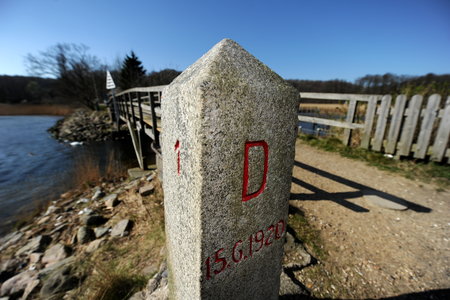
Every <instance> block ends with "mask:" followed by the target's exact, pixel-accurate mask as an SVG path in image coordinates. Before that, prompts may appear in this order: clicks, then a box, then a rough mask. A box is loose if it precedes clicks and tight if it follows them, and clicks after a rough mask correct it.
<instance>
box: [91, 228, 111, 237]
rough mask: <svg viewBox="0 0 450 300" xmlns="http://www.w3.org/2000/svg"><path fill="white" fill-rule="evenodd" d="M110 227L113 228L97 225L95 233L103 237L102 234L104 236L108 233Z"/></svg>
mask: <svg viewBox="0 0 450 300" xmlns="http://www.w3.org/2000/svg"><path fill="white" fill-rule="evenodd" d="M109 229H111V227H97V228H95V229H94V233H95V237H96V238H101V237H102V236H104V235H105V234H107V233H108V231H109Z"/></svg>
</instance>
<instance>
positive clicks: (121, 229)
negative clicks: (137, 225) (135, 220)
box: [111, 219, 132, 237]
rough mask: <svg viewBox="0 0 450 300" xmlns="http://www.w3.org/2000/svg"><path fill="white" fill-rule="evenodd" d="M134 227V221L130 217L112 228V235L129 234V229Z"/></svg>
mask: <svg viewBox="0 0 450 300" xmlns="http://www.w3.org/2000/svg"><path fill="white" fill-rule="evenodd" d="M131 227H132V222H131V221H130V220H129V219H123V220H121V221H119V222H118V223H117V224H116V225H114V227H113V228H112V230H111V236H116V237H117V236H118V237H121V236H126V235H128V233H129V232H128V231H129V230H130V229H131Z"/></svg>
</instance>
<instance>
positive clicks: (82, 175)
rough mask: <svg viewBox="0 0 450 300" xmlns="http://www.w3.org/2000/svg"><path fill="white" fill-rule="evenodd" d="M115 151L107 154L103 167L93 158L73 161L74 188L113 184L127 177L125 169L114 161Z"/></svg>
mask: <svg viewBox="0 0 450 300" xmlns="http://www.w3.org/2000/svg"><path fill="white" fill-rule="evenodd" d="M116 157H117V155H116V153H115V150H113V151H111V152H110V153H109V154H108V157H107V159H106V163H105V165H104V166H101V165H100V162H99V161H98V160H95V159H94V158H93V156H91V155H90V156H88V158H86V157H83V158H80V157H79V158H76V159H75V161H76V162H75V171H74V176H73V181H74V186H75V187H90V186H95V185H98V184H99V183H101V182H102V181H110V182H115V181H116V180H117V179H120V178H123V177H126V176H127V169H126V168H125V167H124V166H123V164H121V162H120V161H119V160H117V159H116Z"/></svg>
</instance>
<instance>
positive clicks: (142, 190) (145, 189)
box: [139, 183, 155, 196]
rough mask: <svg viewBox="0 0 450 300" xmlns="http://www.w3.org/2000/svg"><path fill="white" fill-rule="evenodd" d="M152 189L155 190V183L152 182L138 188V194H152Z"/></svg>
mask: <svg viewBox="0 0 450 300" xmlns="http://www.w3.org/2000/svg"><path fill="white" fill-rule="evenodd" d="M154 190H155V185H154V184H153V183H149V184H146V185H144V186H143V187H141V188H140V189H139V194H140V195H141V196H148V195H151V194H153V192H154Z"/></svg>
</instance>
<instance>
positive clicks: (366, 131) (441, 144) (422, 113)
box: [109, 85, 450, 169]
mask: <svg viewBox="0 0 450 300" xmlns="http://www.w3.org/2000/svg"><path fill="white" fill-rule="evenodd" d="M165 87H166V86H165V85H161V86H152V87H137V88H132V89H128V90H125V91H123V92H120V93H118V94H117V95H115V97H114V96H113V95H111V96H110V100H111V101H110V102H109V103H110V107H109V108H110V112H111V115H112V118H113V120H115V122H116V123H117V126H120V124H123V123H125V124H126V125H127V127H128V130H129V131H130V134H131V137H132V141H133V146H134V149H135V152H136V157H137V160H138V162H139V166H140V168H142V169H145V168H146V167H147V164H146V162H145V158H146V155H147V154H148V151H149V150H150V149H151V150H152V151H153V152H154V153H156V155H157V159H158V157H159V158H160V157H161V155H162V153H161V146H160V145H161V144H160V134H161V130H162V129H161V101H163V89H164V88H165ZM300 95H301V98H302V102H301V104H300V108H299V121H300V122H306V123H313V124H319V125H321V126H322V127H319V128H323V127H324V126H325V127H326V128H328V129H330V128H342V129H341V130H340V131H341V132H340V135H341V138H342V141H343V143H344V144H346V145H349V144H350V141H351V137H352V133H353V132H354V131H355V130H359V136H360V138H359V139H357V143H358V144H359V146H360V147H362V148H365V149H369V150H372V151H377V152H383V153H386V154H391V155H392V156H395V157H396V158H400V157H411V158H416V159H429V160H432V161H436V162H446V163H450V147H449V135H450V96H449V97H448V98H447V100H446V101H445V103H443V99H442V98H441V96H440V95H437V94H434V95H431V96H430V97H428V99H426V100H427V101H424V100H425V99H424V97H422V96H420V95H415V96H413V97H411V98H410V99H408V98H407V97H406V96H405V95H399V96H397V97H396V99H395V104H394V105H393V104H392V102H393V101H392V96H391V95H363V94H333V93H301V94H300ZM324 102H326V103H328V104H333V105H335V107H340V108H342V109H343V110H344V111H345V115H342V116H333V115H331V118H330V117H329V118H324V117H323V116H324V114H323V113H321V112H320V105H317V108H314V105H315V104H318V103H324ZM306 107H307V108H306ZM311 112H312V113H311Z"/></svg>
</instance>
